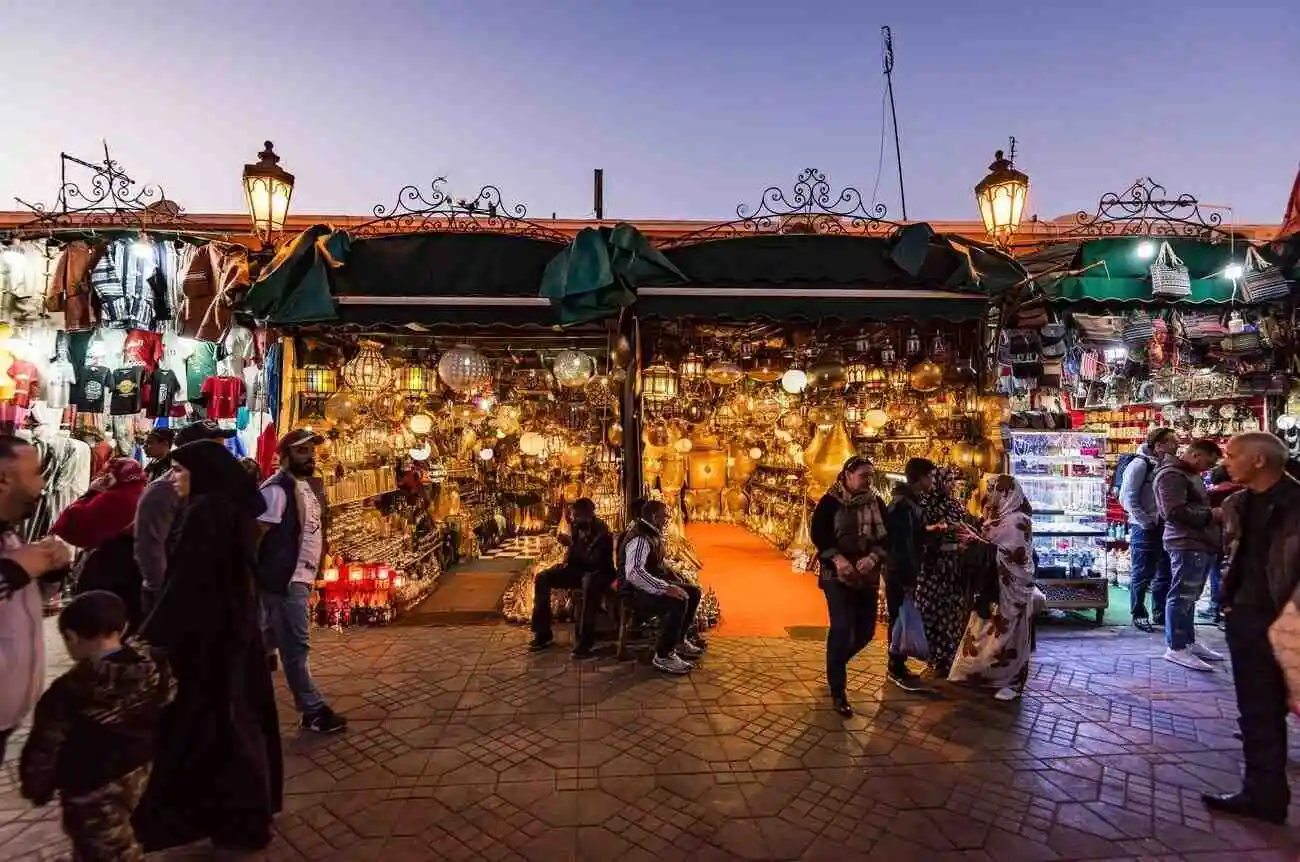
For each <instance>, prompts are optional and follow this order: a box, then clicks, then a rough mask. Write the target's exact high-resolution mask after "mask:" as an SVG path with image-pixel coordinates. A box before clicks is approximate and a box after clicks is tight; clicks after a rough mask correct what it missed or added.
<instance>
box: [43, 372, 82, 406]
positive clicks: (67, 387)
mask: <svg viewBox="0 0 1300 862" xmlns="http://www.w3.org/2000/svg"><path fill="white" fill-rule="evenodd" d="M76 380H77V370H76V369H75V368H73V367H72V363H71V362H68V361H67V360H60V361H57V362H53V363H51V365H50V370H49V373H47V374H46V375H45V381H44V382H45V404H46V405H47V406H48V407H51V408H54V409H57V410H62V409H63V408H64V407H67V406H68V399H69V394H70V391H71V389H72V384H73V383H75V382H76Z"/></svg>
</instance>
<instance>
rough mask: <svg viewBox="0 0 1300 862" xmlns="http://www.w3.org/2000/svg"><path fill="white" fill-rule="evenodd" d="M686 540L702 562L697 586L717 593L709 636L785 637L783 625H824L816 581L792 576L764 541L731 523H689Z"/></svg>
mask: <svg viewBox="0 0 1300 862" xmlns="http://www.w3.org/2000/svg"><path fill="white" fill-rule="evenodd" d="M686 536H687V538H688V539H690V541H691V545H692V546H694V548H695V553H696V554H698V555H699V558H700V564H701V566H702V568H701V570H700V582H701V583H702V584H703V585H704V586H705V587H712V588H713V589H714V590H715V591H716V592H717V594H718V604H719V606H720V607H721V609H722V617H721V620H720V621H719V623H718V627H717V628H716V629H714V631H713V632H712V633H713V634H718V635H732V636H737V637H786V636H787V632H786V627H787V626H825V625H827V618H826V600H825V598H823V597H822V592H821V590H819V589H818V588H817V576H816V575H813V574H811V573H799V572H792V571H790V561H789V560H788V559H787V558H786V557H784V556H782V554H781V552H780V551H779V550H777V549H776V548H775V547H773V546H772V545H771V544H769V543H768V542H766V541H764V540H763V539H761V538H759V537H758V536H756V535H754V534H753V533H751V532H749V531H748V530H746V529H745V528H744V527H738V526H736V525H734V524H690V525H689V526H687V528H686Z"/></svg>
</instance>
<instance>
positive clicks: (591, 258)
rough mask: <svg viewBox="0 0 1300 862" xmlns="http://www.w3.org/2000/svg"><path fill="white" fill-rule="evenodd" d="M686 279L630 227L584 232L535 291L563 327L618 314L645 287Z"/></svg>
mask: <svg viewBox="0 0 1300 862" xmlns="http://www.w3.org/2000/svg"><path fill="white" fill-rule="evenodd" d="M685 281H686V277H685V276H684V275H682V273H681V272H680V271H678V269H677V267H675V266H673V264H672V263H671V262H670V261H669V260H668V259H667V258H666V257H664V256H663V254H661V253H660V252H659V250H658V249H656V248H655V247H654V246H652V245H651V244H650V241H649V240H648V239H646V238H645V236H644V235H643V234H642V233H641V232H640V231H639V230H637V229H636V228H634V227H633V226H632V225H630V224H625V223H621V222H620V223H619V224H617V225H615V226H614V227H612V228H608V227H601V228H583V229H582V230H581V231H580V232H579V233H578V235H577V236H576V237H575V238H574V240H573V242H572V243H570V244H569V246H568V247H567V248H565V249H564V250H563V251H561V252H560V253H559V254H557V255H556V256H555V257H554V258H553V259H552V260H551V262H550V263H549V264H547V266H546V271H545V272H544V273H543V274H542V283H541V288H540V290H539V294H540V295H541V296H544V297H546V298H547V299H548V300H550V302H551V303H552V304H553V305H554V306H555V307H556V309H558V311H559V315H560V319H561V321H562V322H563V323H582V322H584V321H589V320H598V319H600V318H602V317H608V316H610V315H613V314H617V313H618V312H619V311H621V310H622V309H624V308H626V307H628V306H629V305H631V304H632V303H633V302H635V301H636V291H637V289H638V288H641V287H643V286H646V285H673V284H682V283H683V282H685Z"/></svg>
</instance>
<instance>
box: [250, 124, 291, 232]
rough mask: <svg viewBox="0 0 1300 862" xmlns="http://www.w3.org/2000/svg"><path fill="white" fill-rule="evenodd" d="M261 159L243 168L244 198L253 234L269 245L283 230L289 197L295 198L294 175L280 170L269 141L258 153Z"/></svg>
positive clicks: (272, 145)
mask: <svg viewBox="0 0 1300 862" xmlns="http://www.w3.org/2000/svg"><path fill="white" fill-rule="evenodd" d="M258 159H259V160H260V161H258V162H257V164H254V165H244V195H245V197H246V198H247V199H248V213H249V215H250V216H252V218H253V232H254V233H256V234H257V237H258V239H260V240H261V241H262V243H263V244H269V243H270V241H271V237H272V235H274V234H277V233H279V232H280V231H282V230H284V220H285V217H286V216H287V215H288V214H289V198H291V197H292V196H293V174H291V173H289V172H288V171H286V170H285V169H284V168H282V167H280V157H279V156H277V155H276V154H275V145H274V144H272V143H271V142H270V141H267V142H266V148H265V149H263V150H262V152H260V153H258Z"/></svg>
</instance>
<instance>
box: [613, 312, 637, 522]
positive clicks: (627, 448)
mask: <svg viewBox="0 0 1300 862" xmlns="http://www.w3.org/2000/svg"><path fill="white" fill-rule="evenodd" d="M639 329H640V327H639V326H638V325H637V317H636V314H635V313H632V314H626V315H624V316H623V323H622V329H621V330H620V332H619V333H618V334H620V335H622V336H623V337H625V338H626V339H627V341H628V344H630V345H631V347H632V360H631V361H630V362H629V363H628V368H627V374H626V375H625V376H624V378H623V393H622V398H621V399H620V400H619V408H620V409H619V421H620V423H621V424H622V426H623V506H624V513H625V515H627V516H629V520H630V514H631V512H630V509H631V506H632V502H633V501H634V500H637V499H639V498H640V497H641V495H642V488H641V485H642V478H641V414H640V411H639V410H638V409H637V406H638V405H637V394H636V385H637V380H638V378H639V376H640V374H641V343H640V339H639V338H638V332H639Z"/></svg>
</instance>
